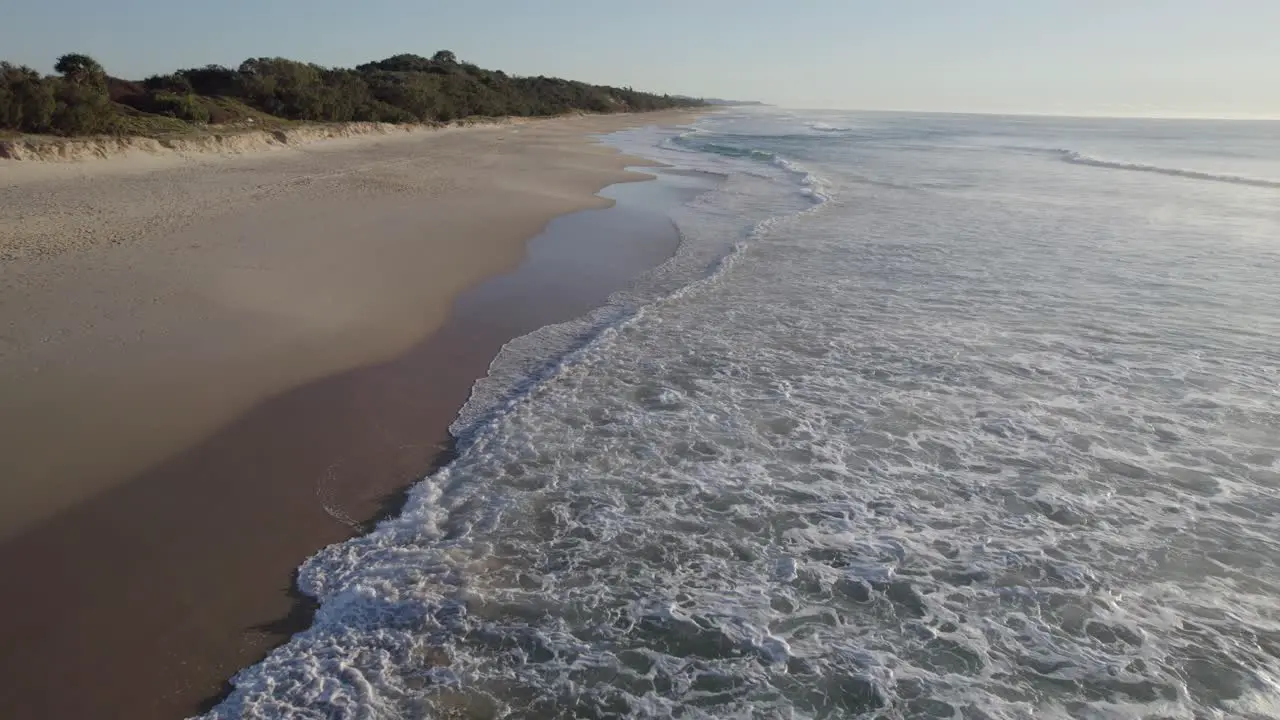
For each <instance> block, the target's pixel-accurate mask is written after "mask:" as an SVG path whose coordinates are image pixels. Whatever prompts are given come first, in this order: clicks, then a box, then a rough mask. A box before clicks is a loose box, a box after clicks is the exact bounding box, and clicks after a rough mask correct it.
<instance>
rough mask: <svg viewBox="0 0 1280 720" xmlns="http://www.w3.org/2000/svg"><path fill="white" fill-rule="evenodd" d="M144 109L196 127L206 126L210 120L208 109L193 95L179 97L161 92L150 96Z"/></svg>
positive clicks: (175, 94)
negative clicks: (194, 124) (196, 125)
mask: <svg viewBox="0 0 1280 720" xmlns="http://www.w3.org/2000/svg"><path fill="white" fill-rule="evenodd" d="M146 109H147V110H148V111H149V112H153V113H155V114H157V115H167V116H169V117H172V118H177V119H179V120H185V121H187V122H189V123H196V124H198V125H207V124H208V123H209V120H210V112H209V108H208V107H206V106H205V104H204V103H202V102H201V101H200V98H198V97H196V96H195V95H179V94H177V93H172V92H166V91H163V90H162V91H160V92H155V93H152V94H151V95H150V97H149V98H148V99H147V108H146Z"/></svg>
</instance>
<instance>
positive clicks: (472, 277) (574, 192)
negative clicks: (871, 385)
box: [0, 113, 690, 718]
mask: <svg viewBox="0 0 1280 720" xmlns="http://www.w3.org/2000/svg"><path fill="white" fill-rule="evenodd" d="M689 117H690V116H688V115H685V114H678V113H670V114H654V115H647V116H616V117H584V118H565V119H557V120H548V121H533V122H526V123H520V124H514V125H501V126H489V127H486V126H481V127H473V128H466V129H456V130H444V131H435V132H423V133H413V134H409V133H404V134H399V135H393V136H373V137H364V138H350V139H340V140H328V141H325V142H320V143H315V144H311V145H306V146H301V147H296V148H286V149H277V150H274V151H272V152H259V153H248V154H243V155H235V156H199V155H197V156H182V155H176V154H170V155H157V156H134V157H127V158H115V159H108V160H99V161H88V162H81V163H65V164H55V163H23V162H14V161H0V261H2V264H0V397H2V398H4V406H5V411H4V412H3V413H2V414H0V572H3V573H5V576H6V577H8V578H11V579H16V580H17V581H16V582H14V583H12V584H11V588H10V591H9V593H8V597H7V599H6V604H5V605H6V610H7V612H6V613H4V616H3V618H2V619H0V646H2V647H3V648H4V650H3V651H0V677H3V678H4V679H3V681H0V706H4V707H6V708H9V709H10V711H12V712H14V713H16V714H15V715H14V716H15V717H76V716H79V717H129V718H149V717H156V718H164V717H180V716H182V715H184V714H188V713H192V712H194V711H196V710H198V709H199V708H200V707H201V706H202V703H207V702H208V701H210V700H211V699H212V698H215V697H216V696H217V693H218V692H219V689H220V687H221V686H222V684H223V683H224V682H225V680H226V679H227V678H228V677H229V676H230V674H231V673H233V672H234V671H235V670H236V669H237V668H239V667H242V666H244V665H245V664H248V663H251V662H253V661H254V660H255V659H257V658H258V657H261V655H262V654H263V653H264V652H265V651H266V650H267V649H269V648H270V647H271V646H272V645H274V644H275V643H277V642H279V641H280V639H281V638H282V637H285V636H287V634H288V633H289V632H292V631H294V630H296V629H298V628H300V627H303V626H305V624H306V622H307V615H306V607H305V603H300V602H298V598H296V597H294V596H293V594H292V593H291V577H290V574H291V571H292V569H293V568H295V567H296V566H297V564H298V563H299V562H300V561H301V560H303V559H304V558H305V557H306V556H307V555H308V554H310V553H311V552H314V551H315V550H316V549H318V548H319V547H322V546H323V545H325V544H327V543H330V542H334V541H337V540H341V539H343V538H344V537H348V536H349V535H350V534H352V533H353V532H357V531H359V529H360V528H362V527H365V526H366V524H367V523H368V522H369V521H370V520H371V519H373V518H375V517H377V516H378V515H379V514H380V513H382V512H385V511H386V510H387V509H388V508H389V507H393V506H394V504H395V502H396V500H397V498H398V497H399V493H400V491H402V490H403V488H404V487H405V486H406V485H407V484H408V483H410V482H411V481H412V480H414V479H415V478H417V477H420V476H421V475H422V474H424V473H425V472H427V471H428V470H430V468H431V467H432V465H433V463H438V462H440V461H442V460H444V459H447V457H448V456H447V449H448V441H449V437H448V433H447V427H448V424H449V422H450V420H451V419H452V417H453V415H454V413H456V411H457V409H458V407H459V406H460V405H461V404H462V402H464V401H465V398H466V395H467V391H468V388H469V387H470V385H471V383H472V382H473V381H474V380H475V378H477V377H479V376H480V375H482V374H483V373H484V371H485V368H486V367H487V365H488V363H489V361H490V360H491V359H492V358H493V356H494V354H495V353H496V352H497V350H498V349H499V348H500V347H501V346H502V344H503V343H504V342H506V341H507V340H509V339H510V338H511V337H514V336H517V335H519V334H523V333H525V332H528V331H530V330H532V329H534V328H536V327H539V326H540V325H542V324H546V323H547V322H555V321H559V320H563V319H568V318H570V317H573V316H575V315H577V314H580V313H582V312H584V311H586V310H589V309H590V308H591V307H593V306H594V305H595V304H598V303H600V302H601V301H603V299H604V297H606V296H607V295H608V293H609V292H611V291H612V290H614V289H617V288H618V287H619V286H620V285H623V284H625V283H626V282H627V280H628V279H629V278H631V277H633V276H634V275H635V274H637V273H638V272H642V271H643V270H644V269H647V268H648V267H652V266H654V265H656V264H658V263H660V262H662V261H663V260H664V259H665V258H666V257H668V256H669V255H670V254H671V253H672V252H674V249H675V245H676V243H677V242H678V238H677V236H676V234H675V231H674V229H673V228H672V227H670V225H669V222H668V223H666V224H664V223H663V222H662V220H661V218H653V217H649V218H648V219H646V218H645V216H643V215H641V216H638V217H633V218H630V219H629V220H626V221H625V222H624V223H623V224H622V225H621V226H620V227H622V228H624V230H623V231H620V232H618V233H615V235H616V237H615V239H614V245H613V246H611V247H612V249H610V248H601V249H600V252H601V253H602V254H601V255H600V258H599V259H598V260H596V261H593V263H594V264H592V265H591V268H592V272H591V273H588V274H584V275H583V279H582V280H581V281H579V282H577V284H575V283H574V282H573V281H572V280H568V279H564V278H558V277H557V275H556V273H555V272H554V267H556V263H557V262H563V261H566V260H570V259H572V256H573V254H574V253H573V251H572V250H571V249H569V250H564V249H562V250H561V251H559V252H560V253H561V254H560V255H559V256H557V255H556V252H557V251H556V250H555V249H554V248H555V247H556V245H555V242H556V241H548V243H549V244H548V245H547V246H546V247H547V248H550V250H547V252H549V253H550V254H549V255H546V256H545V257H543V259H542V260H543V264H542V265H541V266H539V267H537V268H534V269H531V270H530V271H529V272H528V273H527V274H526V275H524V276H522V275H521V274H520V272H517V273H516V274H515V275H509V276H504V277H509V278H514V279H513V280H509V281H505V282H504V283H497V284H490V285H485V284H483V282H482V281H484V279H485V278H491V277H493V276H495V275H498V274H501V273H504V272H508V271H511V270H512V269H515V268H518V267H520V266H521V263H522V261H524V260H525V259H526V252H527V246H526V244H527V243H528V241H529V239H530V238H532V237H534V236H537V235H538V234H539V232H540V231H542V230H543V228H545V227H546V226H547V224H548V222H550V221H552V219H553V218H556V217H557V216H562V215H565V214H566V213H572V212H574V211H580V210H587V209H591V208H601V209H603V208H606V207H608V206H609V205H610V204H611V201H609V200H606V199H604V198H601V197H599V196H596V195H595V193H596V192H597V191H598V190H600V189H601V188H603V187H605V186H607V185H610V184H613V183H618V182H623V181H628V180H638V179H644V178H646V177H647V176H645V175H642V174H639V173H634V172H628V171H627V170H625V169H624V168H625V167H627V166H629V165H637V164H641V163H640V161H638V160H637V159H634V158H626V157H624V156H621V155H619V154H617V153H616V152H615V151H613V150H612V149H610V148H607V147H605V146H603V145H600V144H597V143H595V142H593V141H592V140H591V138H590V135H591V134H593V133H599V132H606V131H610V130H613V129H620V128H623V127H627V126H634V125H638V124H651V123H676V122H683V121H687V120H688V119H689ZM601 211H602V212H608V211H605V210H601ZM570 218H578V220H574V221H572V222H570ZM564 220H565V222H566V223H567V224H565V225H564V226H563V227H561V228H560V230H559V233H560V237H561V238H562V239H563V237H578V238H579V240H581V238H582V237H584V236H585V235H586V234H590V233H593V232H594V233H597V234H598V233H599V229H600V225H599V224H600V223H605V224H608V223H614V222H616V220H617V218H613V217H612V216H609V217H605V216H598V217H592V216H591V214H590V213H584V214H579V215H574V216H569V218H565V219H564ZM574 223H577V224H576V225H575V224H574ZM584 223H585V224H584ZM592 223H596V225H594V226H593V225H592ZM556 227H558V226H555V225H553V227H552V230H555V229H556ZM575 227H576V228H578V229H577V230H575V229H574V228H575ZM584 228H594V229H584ZM627 228H629V229H627ZM566 233H567V235H566ZM575 233H576V235H575ZM557 257H559V260H557ZM547 263H549V264H547ZM548 268H552V270H550V271H549V270H548ZM521 277H524V278H525V280H521V279H520V278H521ZM530 298H533V299H535V301H532V302H531V301H530Z"/></svg>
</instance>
